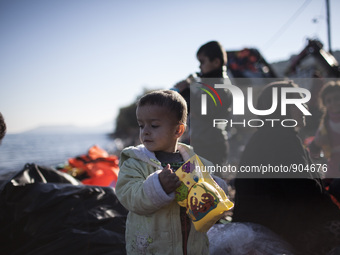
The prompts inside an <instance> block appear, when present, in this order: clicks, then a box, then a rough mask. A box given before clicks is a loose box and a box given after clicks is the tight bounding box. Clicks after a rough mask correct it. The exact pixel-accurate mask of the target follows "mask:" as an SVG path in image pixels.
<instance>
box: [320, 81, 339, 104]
mask: <svg viewBox="0 0 340 255" xmlns="http://www.w3.org/2000/svg"><path fill="white" fill-rule="evenodd" d="M336 91H340V80H337V81H330V82H327V83H326V84H325V85H324V86H323V87H322V89H321V91H320V94H319V95H320V96H319V100H320V101H319V105H320V108H323V109H324V108H325V98H326V95H328V94H330V93H334V92H336ZM324 110H325V109H324Z"/></svg>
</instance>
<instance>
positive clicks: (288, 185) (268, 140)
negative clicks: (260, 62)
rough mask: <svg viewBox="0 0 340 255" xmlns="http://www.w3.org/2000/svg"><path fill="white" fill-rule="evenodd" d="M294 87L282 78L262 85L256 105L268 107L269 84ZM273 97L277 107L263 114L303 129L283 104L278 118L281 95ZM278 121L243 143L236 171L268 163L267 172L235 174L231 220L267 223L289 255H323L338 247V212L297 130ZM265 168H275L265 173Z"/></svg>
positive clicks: (300, 118)
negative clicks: (288, 248)
mask: <svg viewBox="0 0 340 255" xmlns="http://www.w3.org/2000/svg"><path fill="white" fill-rule="evenodd" d="M296 86H297V85H296V84H294V83H292V82H283V81H282V82H277V83H272V84H269V85H267V86H266V87H265V88H264V90H263V92H262V94H261V95H260V97H259V100H258V106H257V108H258V109H259V110H261V109H262V110H264V109H269V108H270V107H271V105H272V99H271V95H272V89H273V88H274V87H276V88H278V91H279V92H280V88H282V87H296ZM278 98H279V102H278V108H277V110H276V111H275V112H274V113H273V114H271V115H270V116H265V118H267V119H277V120H280V121H282V120H283V119H295V120H296V123H297V126H299V127H303V126H304V116H303V115H302V113H301V111H300V110H299V109H298V108H297V107H296V106H295V105H288V106H287V107H288V109H287V116H282V115H281V102H280V98H281V95H280V93H279V94H278ZM260 118H264V116H262V117H260ZM280 121H276V122H275V125H274V124H273V123H272V122H264V123H265V124H264V125H263V126H262V127H260V128H258V130H257V131H256V132H255V133H254V134H253V136H252V137H251V139H250V140H249V142H248V144H247V145H246V148H245V150H244V152H243V154H242V157H241V160H240V164H239V165H240V166H239V169H245V168H246V167H248V169H250V168H251V167H253V169H255V167H258V169H261V170H264V169H265V168H264V167H267V173H263V172H260V173H238V174H237V178H236V180H235V189H236V195H235V208H234V214H233V222H252V223H257V224H261V225H263V226H265V227H267V228H268V229H270V230H272V231H274V232H275V233H276V234H278V235H279V236H281V237H282V238H283V239H284V240H286V241H288V242H289V243H290V244H291V245H292V246H293V247H294V248H295V249H296V253H294V254H318V255H320V254H328V252H330V251H331V250H332V249H335V247H337V246H339V247H340V229H339V227H340V211H339V209H338V208H337V206H336V205H335V204H334V203H333V202H332V201H331V199H330V197H329V195H328V194H327V193H326V191H325V189H324V187H323V186H322V182H321V179H320V176H319V174H318V171H317V170H315V168H313V167H316V166H313V165H312V161H311V159H310V157H309V154H308V152H307V150H306V149H305V148H304V147H303V145H302V142H301V140H300V138H299V137H298V133H297V131H296V129H295V128H294V127H285V126H282V125H281V124H280ZM270 167H271V170H273V169H276V171H274V173H269V171H268V170H269V169H270ZM312 169H314V170H312ZM319 170H321V169H319Z"/></svg>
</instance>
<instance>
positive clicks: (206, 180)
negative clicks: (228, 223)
mask: <svg viewBox="0 0 340 255" xmlns="http://www.w3.org/2000/svg"><path fill="white" fill-rule="evenodd" d="M176 175H177V176H178V178H179V179H180V180H181V181H182V184H181V186H180V187H179V188H177V189H176V192H175V195H176V201H177V203H178V204H179V205H180V206H183V207H186V208H187V214H188V215H189V217H190V218H191V219H192V221H193V224H194V226H195V229H196V230H197V231H200V232H206V231H208V230H209V228H210V227H212V226H213V225H214V224H215V223H216V221H217V220H219V219H220V217H221V216H222V214H223V212H225V211H228V210H230V209H231V208H232V207H233V206H234V204H233V203H232V202H231V201H230V200H229V199H228V197H227V195H226V194H225V193H224V191H223V189H221V187H220V186H218V184H217V183H216V182H215V181H214V179H213V178H212V177H211V175H210V174H209V173H208V172H207V171H205V168H204V166H203V164H202V162H201V160H200V159H199V157H198V156H197V155H194V156H193V157H191V158H190V159H189V160H188V161H187V162H185V163H184V164H183V165H182V166H181V167H180V168H179V169H178V170H177V171H176Z"/></svg>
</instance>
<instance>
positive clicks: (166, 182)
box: [158, 164, 181, 194]
mask: <svg viewBox="0 0 340 255" xmlns="http://www.w3.org/2000/svg"><path fill="white" fill-rule="evenodd" d="M158 178H159V181H160V183H161V185H162V187H163V189H164V191H165V192H166V194H169V193H171V192H173V191H174V190H175V189H177V188H178V187H179V186H180V185H181V181H180V180H179V178H178V176H177V175H176V174H175V173H174V172H173V171H172V170H171V169H170V165H169V164H167V166H166V167H164V168H163V170H162V171H161V172H160V173H159V175H158Z"/></svg>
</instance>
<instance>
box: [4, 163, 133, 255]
mask: <svg viewBox="0 0 340 255" xmlns="http://www.w3.org/2000/svg"><path fill="white" fill-rule="evenodd" d="M126 215H127V211H126V209H125V208H124V207H123V206H122V205H121V204H120V203H119V201H118V199H117V197H116V195H115V192H114V189H113V188H111V187H99V186H86V185H82V184H80V183H79V182H78V181H77V180H76V179H74V178H73V177H71V176H69V175H67V174H64V173H61V172H58V171H56V170H54V169H51V168H47V167H42V166H38V165H35V164H26V165H25V167H24V169H23V170H22V171H20V172H18V173H17V174H16V175H15V176H14V177H13V178H11V179H10V180H9V181H8V182H7V183H5V184H4V185H3V186H2V189H1V191H0V243H1V248H0V254H25V255H27V254H35V255H36V254H63V255H65V254H82V255H83V254H93V255H94V254H95V255H97V254H125V253H126V252H125V222H126Z"/></svg>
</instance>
